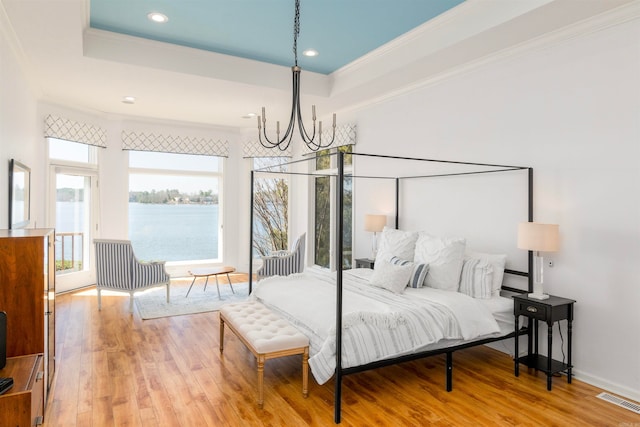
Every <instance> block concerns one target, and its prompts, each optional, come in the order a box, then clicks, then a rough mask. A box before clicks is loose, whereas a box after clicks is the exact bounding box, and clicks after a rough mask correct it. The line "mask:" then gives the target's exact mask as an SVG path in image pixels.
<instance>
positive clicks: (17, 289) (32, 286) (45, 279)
mask: <svg viewBox="0 0 640 427" xmlns="http://www.w3.org/2000/svg"><path fill="white" fill-rule="evenodd" d="M54 240H55V232H54V230H53V229H18V230H0V311H5V312H6V313H7V358H11V357H17V356H25V355H34V354H40V355H41V358H42V370H43V372H44V381H43V383H44V391H43V393H42V394H41V395H40V398H41V399H42V400H43V404H42V406H43V408H44V406H45V405H46V402H47V399H48V392H49V389H50V387H51V383H52V381H53V374H54V372H55V242H54ZM4 376H7V375H4ZM14 387H15V386H14ZM3 396H4V395H3ZM0 412H1V411H0ZM0 425H4V424H0Z"/></svg>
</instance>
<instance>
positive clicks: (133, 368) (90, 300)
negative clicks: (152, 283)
mask: <svg viewBox="0 0 640 427" xmlns="http://www.w3.org/2000/svg"><path fill="white" fill-rule="evenodd" d="M180 280H182V281H183V282H184V281H185V280H186V281H189V280H190V279H178V280H176V282H178V281H180ZM232 280H233V281H234V282H240V281H246V275H242V274H235V275H232ZM212 291H213V289H212ZM159 292H162V291H161V290H160V291H159ZM102 304H103V308H102V311H98V308H97V301H96V296H95V290H94V289H88V290H82V291H78V292H73V293H67V294H64V295H59V296H58V297H57V302H56V332H57V336H56V342H57V348H56V350H57V354H56V360H57V374H56V379H55V382H54V389H53V393H52V398H51V400H50V402H49V406H48V409H47V412H46V417H45V421H46V422H45V425H46V426H47V427H53V426H65V427H68V426H94V427H97V426H154V427H156V426H189V427H192V426H247V425H256V426H262V425H265V426H285V425H286V426H307V425H309V426H330V425H333V381H329V382H328V383H327V384H325V385H322V386H320V385H318V384H317V383H316V382H315V380H314V379H313V377H310V380H309V397H308V398H307V399H305V398H303V397H302V393H301V384H302V376H301V372H300V357H298V356H290V357H285V358H281V359H276V360H270V361H268V362H267V363H266V366H265V378H264V379H265V402H264V409H262V410H261V409H258V407H257V405H256V384H257V378H256V362H255V359H254V357H253V356H252V354H251V353H250V352H249V351H248V350H247V349H246V348H244V347H243V345H242V344H241V343H240V341H239V340H238V339H237V338H236V337H235V336H234V335H233V334H231V333H227V334H225V335H226V336H225V351H224V353H223V354H222V355H221V354H220V353H219V350H218V340H219V336H218V328H219V323H218V314H217V313H203V314H196V315H187V316H177V317H168V318H161V319H154V320H141V319H140V317H139V316H138V314H137V312H135V313H134V314H133V315H131V314H129V312H128V296H126V295H123V296H103V299H102ZM453 378H454V390H453V392H451V393H447V392H446V391H445V387H444V381H445V367H444V356H436V357H432V358H429V359H424V360H422V361H416V362H409V363H404V364H401V365H396V366H392V367H387V368H382V369H378V370H375V371H369V372H365V373H361V374H355V375H351V376H347V377H345V379H344V382H343V384H344V386H343V411H342V425H344V426H373V425H376V426H389V425H393V426H418V425H419V426H427V425H433V426H466V425H474V426H483V425H487V426H553V425H557V426H578V425H579V426H588V425H592V426H626V427H631V426H640V415H637V414H634V413H633V412H631V411H629V410H626V409H623V408H620V407H617V406H614V405H612V404H610V403H607V402H604V401H602V400H600V399H598V398H596V397H595V396H596V395H597V394H598V393H599V392H601V390H599V389H597V388H595V387H592V386H590V385H588V384H585V383H583V382H581V381H578V380H574V381H573V383H572V384H567V382H566V378H564V377H562V378H555V379H554V384H553V391H552V392H548V391H547V390H546V384H545V380H544V376H543V375H542V374H540V373H535V372H534V371H530V372H528V371H527V369H521V374H520V377H519V378H515V377H514V375H513V363H512V360H511V357H510V356H509V355H506V354H504V353H501V352H498V351H496V350H493V349H490V348H488V347H477V348H473V349H469V350H464V351H460V352H457V353H455V354H454V373H453Z"/></svg>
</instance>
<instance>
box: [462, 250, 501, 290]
mask: <svg viewBox="0 0 640 427" xmlns="http://www.w3.org/2000/svg"><path fill="white" fill-rule="evenodd" d="M465 258H472V259H480V260H482V261H486V262H488V263H489V264H491V266H492V267H493V285H492V289H493V296H497V295H500V288H501V287H502V279H503V278H504V268H505V265H506V264H507V255H505V254H487V253H482V252H474V251H467V252H466V254H465Z"/></svg>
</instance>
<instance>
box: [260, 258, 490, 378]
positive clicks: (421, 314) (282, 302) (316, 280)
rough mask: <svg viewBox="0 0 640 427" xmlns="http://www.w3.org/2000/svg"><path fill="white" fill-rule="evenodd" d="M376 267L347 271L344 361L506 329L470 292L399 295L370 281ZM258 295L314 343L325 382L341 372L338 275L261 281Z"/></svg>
mask: <svg viewBox="0 0 640 427" xmlns="http://www.w3.org/2000/svg"><path fill="white" fill-rule="evenodd" d="M370 274H371V270H367V271H364V270H360V269H356V270H350V271H345V272H344V274H343V317H342V319H343V320H342V322H343V334H342V365H343V367H345V368H348V367H353V366H359V365H363V364H366V363H370V362H373V361H376V360H382V359H387V358H391V357H396V356H400V355H402V354H407V353H411V352H413V351H416V350H418V349H420V348H424V346H426V345H429V344H433V343H437V342H438V341H440V340H450V339H464V340H471V339H474V338H476V337H479V336H482V335H489V334H494V333H499V332H500V328H499V326H498V324H497V322H496V320H495V319H494V317H493V316H492V314H491V311H490V310H489V309H488V308H487V307H486V306H485V305H483V304H482V303H480V302H478V300H475V299H473V298H471V297H469V296H467V295H464V294H461V293H458V292H451V291H443V290H439V289H432V288H420V289H411V288H407V289H406V290H405V292H404V294H400V295H398V294H394V293H392V292H389V291H387V290H385V289H381V288H376V287H373V286H371V285H370V284H369V282H368V276H369V275H370ZM251 295H252V298H254V299H257V300H259V301H261V302H262V303H264V304H265V305H267V306H269V307H270V308H271V309H273V310H275V311H277V312H278V313H279V314H281V315H282V316H284V317H285V318H287V319H288V320H289V321H290V322H291V323H293V324H294V325H296V327H298V328H299V329H300V330H301V331H302V332H303V333H305V335H307V336H308V337H309V340H310V351H309V352H310V359H309V365H310V366H311V371H312V373H313V375H314V377H315V379H316V380H317V381H318V383H320V384H323V383H325V382H326V381H328V380H329V379H330V378H331V377H332V376H333V374H334V371H335V320H336V315H335V305H336V287H335V274H334V273H329V272H326V271H324V270H319V269H313V268H312V269H308V270H306V271H305V272H304V273H301V274H294V275H291V276H287V277H279V276H274V277H270V278H267V279H264V280H262V281H260V282H258V284H257V285H256V287H255V289H254V291H253V292H252V294H251Z"/></svg>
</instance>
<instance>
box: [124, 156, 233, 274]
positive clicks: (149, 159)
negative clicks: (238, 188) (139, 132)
mask: <svg viewBox="0 0 640 427" xmlns="http://www.w3.org/2000/svg"><path fill="white" fill-rule="evenodd" d="M221 189H222V159H221V158H219V157H213V156H199V155H190V154H171V153H155V152H146V151H144V152H141V151H130V152H129V239H130V240H131V243H132V245H133V247H134V250H135V252H136V256H137V257H138V258H140V259H141V260H144V261H151V260H164V261H170V262H171V261H199V260H219V259H220V258H221V254H222V236H221V227H222V218H221V215H222V208H221V206H222V196H221Z"/></svg>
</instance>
